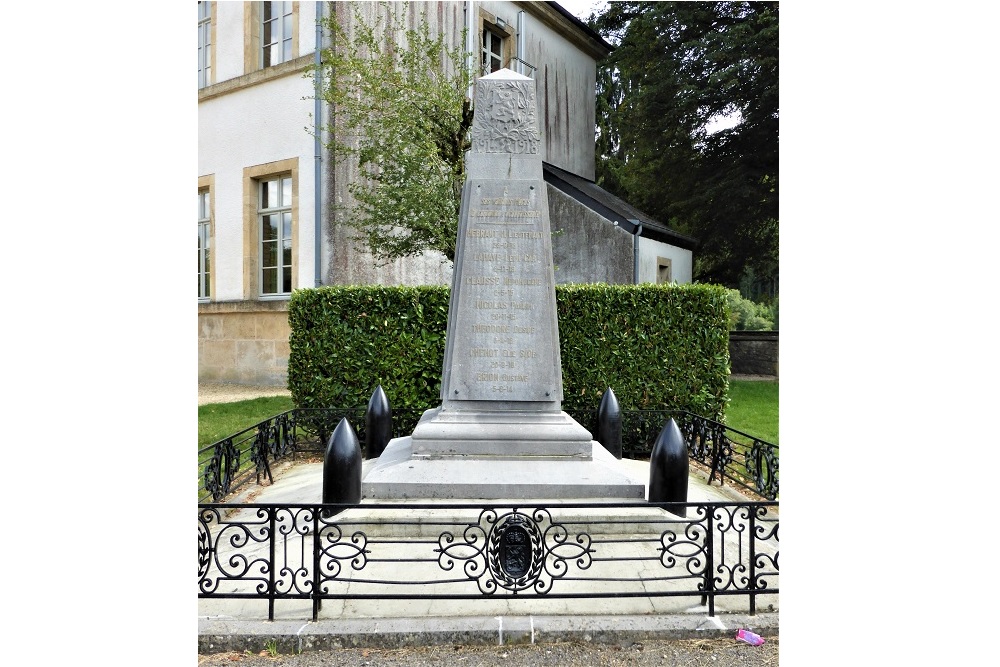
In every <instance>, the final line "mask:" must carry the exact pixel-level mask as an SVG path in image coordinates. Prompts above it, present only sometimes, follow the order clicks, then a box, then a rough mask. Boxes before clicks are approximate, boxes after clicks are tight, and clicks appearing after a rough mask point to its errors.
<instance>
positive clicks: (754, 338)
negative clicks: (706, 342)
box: [729, 331, 778, 378]
mask: <svg viewBox="0 0 1000 667" xmlns="http://www.w3.org/2000/svg"><path fill="white" fill-rule="evenodd" d="M729 367H730V373H732V374H733V375H773V376H774V377H775V378H777V377H778V332H777V331H730V332H729Z"/></svg>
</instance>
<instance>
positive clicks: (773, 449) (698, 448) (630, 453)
mask: <svg viewBox="0 0 1000 667" xmlns="http://www.w3.org/2000/svg"><path fill="white" fill-rule="evenodd" d="M423 412H424V410H423V409H418V408H403V409H394V410H393V411H392V418H393V419H392V422H393V424H392V426H393V427H392V434H393V437H401V436H405V435H409V434H410V433H412V432H413V427H414V426H416V424H417V421H418V420H419V419H420V416H421V415H422V414H423ZM571 416H572V417H573V418H574V419H576V420H577V421H579V422H580V423H581V424H582V425H583V426H585V427H586V428H588V429H589V430H590V431H591V433H596V432H597V429H596V426H597V411H596V410H590V411H581V412H577V413H572V414H571ZM345 417H346V418H347V420H348V421H349V422H350V424H351V426H352V427H354V429H355V432H356V433H357V435H358V440H359V441H360V442H361V447H362V451H364V449H365V443H366V440H365V438H366V435H367V434H366V432H365V430H366V427H365V408H363V407H362V408H322V409H321V408H296V409H293V410H289V411H287V412H283V413H281V414H278V415H275V416H274V417H271V418H269V419H266V420H264V421H262V422H260V423H259V424H256V425H254V426H251V427H250V428H247V429H244V430H243V431H240V432H239V433H236V434H234V435H232V436H230V437H228V438H224V439H223V440H220V441H218V442H216V443H214V444H212V445H209V446H208V447H205V448H203V449H201V450H199V452H198V458H199V463H198V469H199V471H200V473H199V474H200V480H199V481H200V485H199V488H200V489H201V493H200V495H199V502H205V501H208V500H212V501H214V502H220V501H222V500H223V499H224V498H225V497H226V496H227V495H228V494H230V493H232V492H233V491H235V490H237V489H238V488H240V487H241V486H242V485H243V484H245V483H247V482H248V481H249V480H250V479H251V478H253V477H255V476H256V479H257V482H258V483H260V480H261V479H262V478H264V477H266V478H267V479H270V477H271V471H270V461H275V460H279V459H281V458H283V457H285V456H289V455H292V456H294V455H295V454H298V453H306V452H316V453H322V452H323V451H324V450H325V448H326V443H327V441H328V439H329V436H330V434H331V433H332V432H333V429H334V428H335V427H336V425H337V423H338V422H339V421H340V420H341V419H342V418H345ZM621 417H622V452H623V455H624V456H627V457H630V458H636V459H642V458H648V457H649V454H650V452H651V450H652V447H653V443H654V442H655V441H656V438H657V436H658V435H659V433H660V431H661V430H662V429H663V426H664V425H665V424H666V422H667V420H668V419H670V418H673V419H674V420H675V421H677V424H678V426H680V429H681V432H682V433H683V434H684V439H685V441H686V442H687V447H688V454H689V455H690V457H691V459H692V460H694V461H697V462H699V463H700V464H702V465H704V466H705V467H707V468H709V469H710V475H709V484H711V483H712V482H713V481H715V479H716V478H718V481H719V483H720V484H723V483H725V482H726V481H729V482H730V483H732V484H734V485H736V486H738V487H740V488H742V489H744V490H746V491H749V492H751V493H754V494H756V495H758V496H760V497H761V498H766V499H767V500H776V499H777V498H778V488H779V487H778V446H777V445H774V444H772V443H769V442H766V441H764V440H761V439H760V438H756V437H754V436H752V435H749V434H747V433H744V432H742V431H738V430H736V429H734V428H730V427H729V426H726V425H725V424H722V423H720V422H717V421H714V420H711V419H707V418H705V417H702V416H700V415H696V414H693V413H690V412H686V411H683V410H622V413H621Z"/></svg>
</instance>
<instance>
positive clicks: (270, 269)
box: [257, 176, 292, 296]
mask: <svg viewBox="0 0 1000 667" xmlns="http://www.w3.org/2000/svg"><path fill="white" fill-rule="evenodd" d="M259 188H260V189H259V194H258V202H259V208H258V213H257V220H258V226H259V229H260V247H259V250H260V255H259V256H260V283H259V284H260V294H261V296H276V295H280V294H290V293H291V291H292V178H291V176H281V177H278V178H271V179H267V180H262V181H260V182H259Z"/></svg>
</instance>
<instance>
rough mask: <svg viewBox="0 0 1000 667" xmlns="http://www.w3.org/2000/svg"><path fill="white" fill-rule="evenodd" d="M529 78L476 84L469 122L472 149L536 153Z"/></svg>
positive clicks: (534, 123) (535, 127)
mask: <svg viewBox="0 0 1000 667" xmlns="http://www.w3.org/2000/svg"><path fill="white" fill-rule="evenodd" d="M529 83H530V82H519V81H497V82H490V83H489V84H488V85H485V86H479V90H478V92H477V94H476V115H475V118H474V121H473V126H472V150H473V151H474V152H476V153H529V154H535V153H538V124H537V122H536V118H535V91H534V89H533V87H532V86H529V85H528V84H529Z"/></svg>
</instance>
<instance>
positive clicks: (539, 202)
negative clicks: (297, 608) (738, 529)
mask: <svg viewBox="0 0 1000 667" xmlns="http://www.w3.org/2000/svg"><path fill="white" fill-rule="evenodd" d="M475 94H476V98H475V114H474V118H473V123H472V146H471V149H470V151H469V153H468V154H467V162H466V167H467V169H466V174H467V178H466V181H465V185H464V188H463V191H462V204H461V214H460V219H459V226H458V242H457V246H456V251H455V269H454V273H453V277H452V288H451V301H450V304H449V310H448V330H447V336H446V343H445V353H444V368H443V374H442V378H441V405H440V406H439V407H437V408H434V409H432V410H428V411H427V412H425V413H424V415H423V417H421V419H420V422H419V423H418V424H417V426H416V428H415V429H414V430H413V433H412V435H410V436H409V437H403V438H396V439H394V440H392V441H390V442H389V444H388V445H387V446H386V448H385V451H384V452H383V453H382V455H381V456H380V457H379V459H378V461H377V462H376V464H375V465H374V467H373V468H372V469H371V470H370V471H369V473H368V475H367V476H366V477H365V479H364V480H363V482H362V493H363V496H364V497H365V498H455V499H459V498H461V499H499V498H529V499H552V498H556V499H578V498H583V499H594V498H609V499H610V498H616V499H625V498H629V499H636V498H638V499H642V498H643V497H644V493H645V485H644V481H643V480H635V479H633V478H631V477H629V476H628V475H627V474H626V473H625V472H624V471H623V470H622V469H621V465H620V463H619V462H618V461H617V460H616V459H615V457H614V456H612V455H611V454H610V453H609V452H607V451H606V450H605V449H604V448H603V447H602V446H601V445H600V443H598V442H596V441H594V440H593V437H592V436H591V433H590V432H589V431H587V429H585V428H584V427H583V426H581V425H580V424H579V423H578V422H576V421H575V420H574V419H573V418H572V417H570V416H569V415H567V414H566V413H565V412H563V411H562V410H561V407H560V406H561V401H562V370H561V366H560V359H559V329H558V324H557V320H556V296H555V278H554V276H553V267H552V238H551V235H550V232H549V209H548V197H547V195H546V191H545V182H544V181H543V179H542V157H541V153H540V152H539V149H540V147H539V134H538V120H537V111H536V103H535V81H534V80H532V79H530V78H528V77H525V76H522V75H520V74H517V73H515V72H513V71H511V70H509V69H503V70H500V71H498V72H495V73H493V74H490V75H487V76H483V77H481V78H479V80H478V81H477V82H476V92H475ZM595 408H596V406H595Z"/></svg>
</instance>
